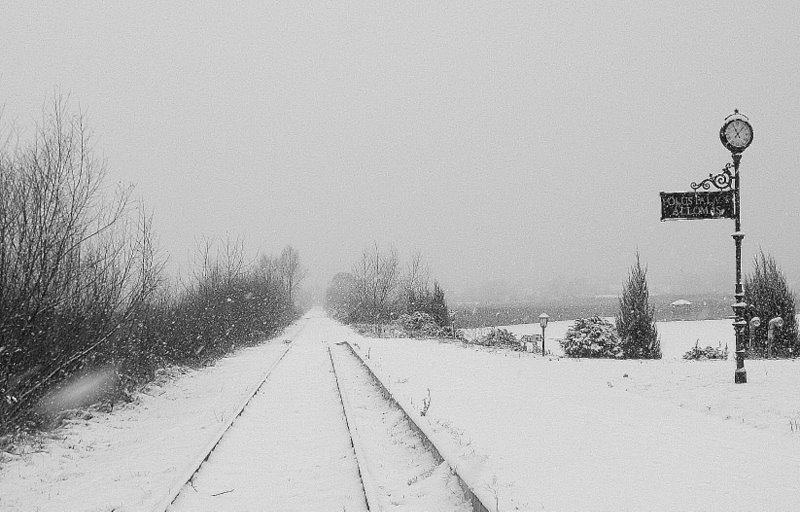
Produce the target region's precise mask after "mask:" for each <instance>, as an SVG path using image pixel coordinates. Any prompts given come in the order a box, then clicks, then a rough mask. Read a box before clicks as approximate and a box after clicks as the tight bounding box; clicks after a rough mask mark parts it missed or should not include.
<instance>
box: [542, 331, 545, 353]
mask: <svg viewBox="0 0 800 512" xmlns="http://www.w3.org/2000/svg"><path fill="white" fill-rule="evenodd" d="M544 329H545V327H544V325H543V326H542V355H544V354H545V352H544Z"/></svg>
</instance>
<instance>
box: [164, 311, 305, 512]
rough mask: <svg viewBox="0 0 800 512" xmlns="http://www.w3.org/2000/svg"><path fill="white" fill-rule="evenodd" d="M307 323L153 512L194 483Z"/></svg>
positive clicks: (291, 337)
mask: <svg viewBox="0 0 800 512" xmlns="http://www.w3.org/2000/svg"><path fill="white" fill-rule="evenodd" d="M306 323H307V322H304V323H303V325H302V326H300V327H299V328H297V329H296V330H295V331H294V333H293V334H292V335H291V336H289V338H288V339H289V340H290V343H289V344H288V346H287V347H286V349H285V350H284V351H283V352H282V353H281V355H280V357H278V358H277V359H276V360H275V361H273V362H272V364H271V365H270V366H269V368H268V369H267V371H265V372H264V374H263V375H262V376H261V378H260V379H259V380H258V381H256V384H255V385H253V387H252V388H250V390H249V391H248V392H247V393H246V394H245V396H244V398H243V399H242V400H241V402H239V404H238V405H237V406H236V408H235V409H234V411H235V414H233V415H231V417H230V418H229V419H228V420H227V421H226V422H225V424H224V425H223V427H222V428H221V429H220V430H219V431H218V432H217V433H216V434H215V435H214V437H213V438H212V439H211V441H209V442H208V444H206V446H205V447H204V449H203V450H202V451H201V452H200V455H199V456H198V457H197V458H196V459H194V461H193V462H192V463H191V464H189V465H188V466H186V469H185V470H184V471H183V472H182V473H181V474H180V476H179V477H178V478H177V479H176V480H175V483H174V484H173V485H172V486H170V491H169V492H168V494H167V495H166V496H165V497H164V498H163V499H162V500H161V501H159V502H158V504H157V505H156V506H155V507H153V508H152V509H151V510H152V512H166V511H167V509H169V507H170V506H171V505H172V504H173V503H174V502H175V500H176V499H178V496H180V494H181V492H183V489H184V488H185V487H186V485H187V484H188V483H189V482H191V481H192V479H193V478H194V476H195V475H196V474H197V472H198V471H200V468H201V467H202V465H203V463H204V462H205V461H207V460H208V458H209V457H210V456H211V454H212V453H213V452H214V450H215V449H216V448H217V445H219V443H220V441H222V438H223V437H224V436H225V434H227V433H228V431H229V430H230V428H231V426H233V423H234V422H235V421H236V420H237V419H238V418H239V417H240V416H241V415H242V413H243V412H244V410H245V408H246V407H247V406H248V405H249V404H250V401H251V400H252V399H253V397H255V396H256V394H258V392H259V391H260V390H261V388H262V387H263V386H264V384H265V383H266V382H267V380H268V379H269V377H270V375H272V372H273V370H275V368H276V367H277V366H278V364H279V363H280V362H281V361H283V359H284V358H285V357H286V354H288V353H289V350H291V348H292V347H293V346H294V338H296V337H297V336H298V335H299V334H300V333H301V332H302V331H303V329H304V328H305V326H306Z"/></svg>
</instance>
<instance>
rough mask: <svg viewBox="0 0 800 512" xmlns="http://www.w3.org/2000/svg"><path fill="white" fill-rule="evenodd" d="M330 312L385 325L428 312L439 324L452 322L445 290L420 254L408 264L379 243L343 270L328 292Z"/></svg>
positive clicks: (352, 320) (347, 320)
mask: <svg viewBox="0 0 800 512" xmlns="http://www.w3.org/2000/svg"><path fill="white" fill-rule="evenodd" d="M325 307H326V309H327V310H328V313H329V314H330V315H331V316H332V317H333V318H336V319H337V320H339V321H342V322H345V323H371V324H385V323H390V322H393V321H395V320H398V319H400V317H401V316H403V315H412V314H414V313H425V314H428V315H430V316H431V317H432V319H433V321H435V322H436V324H438V325H439V326H443V327H444V326H449V325H450V315H449V313H448V310H447V301H446V300H445V294H444V290H442V288H441V287H440V286H439V283H438V282H437V281H435V280H434V281H433V285H432V286H431V284H430V275H429V271H428V269H427V267H426V265H425V264H424V263H423V261H422V256H421V254H420V253H416V254H414V255H413V256H412V257H411V259H410V260H409V262H408V263H407V264H406V266H405V267H402V266H401V262H400V258H399V257H398V255H397V251H396V250H395V249H393V248H390V249H386V250H381V249H379V248H378V246H377V244H373V246H372V247H370V248H367V249H365V250H364V251H363V252H362V254H361V258H360V259H359V260H358V261H356V262H355V263H354V264H353V266H352V270H351V272H340V273H338V274H336V275H335V276H334V277H333V279H332V280H331V283H330V285H329V286H328V289H327V291H326V293H325Z"/></svg>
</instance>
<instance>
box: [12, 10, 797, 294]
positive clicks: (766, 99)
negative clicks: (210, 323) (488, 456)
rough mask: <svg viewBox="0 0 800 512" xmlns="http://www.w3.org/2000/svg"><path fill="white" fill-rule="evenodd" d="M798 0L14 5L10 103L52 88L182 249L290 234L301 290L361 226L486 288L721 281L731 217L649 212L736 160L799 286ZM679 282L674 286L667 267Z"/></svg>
mask: <svg viewBox="0 0 800 512" xmlns="http://www.w3.org/2000/svg"><path fill="white" fill-rule="evenodd" d="M798 63H800V5H799V4H798V3H797V2H795V1H786V2H782V3H778V2H774V3H762V2H752V1H750V2H729V1H726V2H713V3H712V2H697V1H696V0H692V1H671V2H665V3H663V4H660V5H656V4H655V3H653V2H640V1H632V2H579V3H574V4H572V3H567V2H529V1H525V2H498V1H496V0H494V1H487V2H469V3H465V2H429V1H421V2H397V1H392V2H350V1H348V2H297V1H286V2H263V1H257V2H249V3H247V4H238V3H237V4H236V5H234V3H233V2H220V3H218V4H211V3H203V4H189V3H179V2H152V3H147V2H117V3H112V2H97V3H94V2H80V3H75V4H72V3H70V2H52V3H42V2H13V3H12V2H5V3H3V5H2V6H1V7H0V104H2V105H4V110H5V112H4V122H5V123H6V124H8V123H13V124H16V125H17V126H19V127H20V128H23V129H30V127H32V125H33V123H34V122H35V121H36V119H37V118H39V117H40V112H41V107H42V104H43V103H44V102H45V101H47V100H48V99H49V98H52V96H53V93H54V91H55V90H60V91H62V92H64V93H67V94H69V96H70V98H71V101H72V104H73V106H74V107H75V108H76V109H77V108H80V109H81V110H82V111H83V112H84V113H85V114H86V116H87V119H88V124H89V125H90V127H91V128H92V130H93V131H94V133H95V135H96V148H97V150H98V151H99V152H100V153H101V154H102V155H103V156H104V157H105V159H106V161H107V164H108V168H109V171H110V175H109V179H110V180H112V181H114V182H117V181H121V182H131V183H134V184H136V195H137V197H139V198H141V199H142V200H143V201H144V203H145V204H146V205H147V206H148V207H149V208H151V209H152V210H153V213H154V217H155V226H156V230H157V233H158V237H159V242H160V246H161V247H162V248H163V249H164V250H165V251H166V252H168V253H169V254H170V255H171V256H170V258H171V265H172V268H177V267H179V266H181V265H185V262H186V261H188V259H189V253H190V252H191V251H192V248H193V247H194V245H195V241H196V240H197V239H198V238H200V237H201V236H206V237H213V236H225V235H226V234H230V235H233V236H242V237H243V238H244V239H245V242H246V246H247V250H248V252H249V254H251V255H255V254H256V253H257V252H258V251H261V252H267V253H276V252H279V251H280V249H281V248H282V247H283V246H284V245H286V244H293V245H294V246H295V247H296V248H297V249H298V250H299V251H300V254H301V258H302V260H303V261H304V262H305V264H306V266H308V268H309V270H310V275H309V279H310V281H311V282H312V283H313V282H315V283H326V282H327V281H328V280H329V279H330V277H331V275H332V274H333V273H335V272H337V271H340V270H347V269H349V267H350V265H351V263H352V262H353V261H354V260H355V259H356V258H357V257H358V255H359V254H360V252H361V251H362V249H364V247H366V246H368V245H369V244H371V243H372V242H373V241H375V242H377V243H378V244H380V245H382V246H388V245H389V244H392V245H394V246H395V247H396V248H397V249H398V251H399V252H400V254H401V255H402V256H406V255H407V254H408V253H409V252H410V251H411V250H414V249H419V250H421V251H422V253H423V255H424V256H425V257H426V259H427V260H428V262H429V263H430V266H431V271H432V273H433V274H434V275H435V276H438V277H439V278H440V279H441V280H442V281H443V282H444V284H445V286H446V287H447V288H448V289H451V290H454V291H459V290H466V289H469V288H470V287H476V286H482V283H485V282H487V281H500V282H506V283H515V282H520V283H521V284H522V285H524V286H528V287H530V286H532V285H533V286H534V287H535V285H536V284H537V283H542V282H545V281H552V280H557V281H563V282H570V281H575V282H581V283H585V285H586V286H587V287H588V288H596V290H590V291H591V292H592V293H603V292H604V291H607V290H608V289H609V283H610V289H611V290H612V291H617V290H618V289H619V288H620V287H621V283H622V281H623V279H624V277H625V274H626V270H627V268H628V267H629V266H630V265H631V263H632V262H633V259H634V252H635V251H636V249H637V248H638V250H639V251H640V253H641V256H642V260H643V262H644V263H646V264H647V265H648V266H649V272H650V273H649V276H650V282H651V287H652V288H654V289H655V291H659V290H667V289H670V288H671V285H674V283H676V282H677V283H682V282H686V283H691V282H692V281H695V282H696V283H706V282H708V283H709V284H710V283H712V282H713V281H714V279H717V280H719V278H720V276H721V279H723V282H727V281H724V280H725V279H727V280H728V281H729V282H730V286H729V288H730V290H729V291H731V292H732V291H733V271H734V258H733V254H734V252H733V241H732V239H731V237H730V234H731V233H732V231H733V221H730V220H714V221H693V222H669V223H662V222H660V221H659V218H660V203H659V195H658V192H659V191H662V190H667V191H677V190H687V189H689V184H690V183H691V182H692V181H699V180H700V179H702V178H705V177H707V175H708V174H709V173H711V172H718V171H719V170H721V168H722V167H723V165H724V164H725V163H726V162H728V161H729V160H730V154H729V153H728V152H727V151H726V150H725V149H724V148H723V147H722V145H721V144H720V142H719V128H720V126H721V124H722V122H723V120H724V118H725V116H727V115H728V114H730V113H732V112H733V109H734V108H739V109H740V110H741V111H742V112H743V113H745V114H747V115H748V116H749V117H750V120H751V122H752V124H753V128H754V133H755V137H754V142H753V144H752V146H751V147H750V148H749V149H748V150H747V151H746V152H745V153H744V157H743V159H742V167H741V171H742V186H743V192H742V212H743V213H742V225H743V231H744V232H745V233H746V235H747V236H746V238H745V239H744V260H745V271H747V270H748V269H749V268H750V266H751V260H752V257H753V254H754V251H755V250H757V248H758V247H762V248H764V250H766V251H769V252H771V253H773V254H774V255H775V256H776V258H777V259H778V261H779V263H780V264H781V265H782V266H783V268H784V270H785V271H786V273H787V274H788V275H789V276H790V277H791V279H792V280H793V281H794V282H796V281H797V278H798V276H800V272H798V264H797V261H798V249H800V227H798V223H797V219H798V207H797V202H798V188H799V187H798V183H799V181H798V172H800V146H799V145H798V143H799V142H800V122H798V120H800V64H798ZM673 287H674V286H673Z"/></svg>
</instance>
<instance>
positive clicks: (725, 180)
mask: <svg viewBox="0 0 800 512" xmlns="http://www.w3.org/2000/svg"><path fill="white" fill-rule="evenodd" d="M733 168H734V167H733V164H732V163H731V162H728V163H727V164H725V167H723V168H722V172H721V173H719V174H709V175H708V178H706V179H704V180H703V181H701V182H700V183H697V182H694V181H693V182H692V190H697V189H699V188H702V189H703V190H708V189H710V188H711V185H714V186H715V187H717V189H719V190H727V189H730V188H731V187H732V186H733V173H732V172H731V170H732V169H733Z"/></svg>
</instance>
